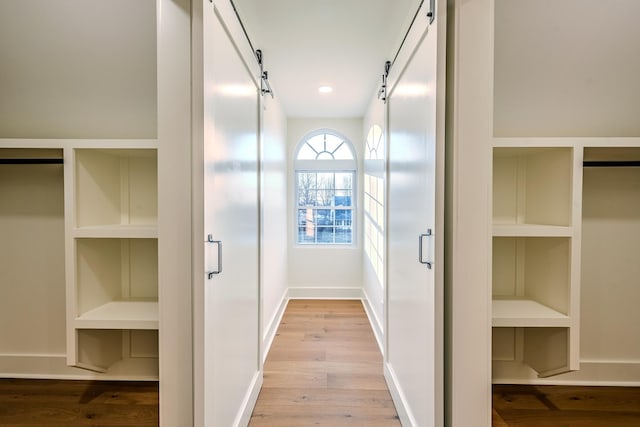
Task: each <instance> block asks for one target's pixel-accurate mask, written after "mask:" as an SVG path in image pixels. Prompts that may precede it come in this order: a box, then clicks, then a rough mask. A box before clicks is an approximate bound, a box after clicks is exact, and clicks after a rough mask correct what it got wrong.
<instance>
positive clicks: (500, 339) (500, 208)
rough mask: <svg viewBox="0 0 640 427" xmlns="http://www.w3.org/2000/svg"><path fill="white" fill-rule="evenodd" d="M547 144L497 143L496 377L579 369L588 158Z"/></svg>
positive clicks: (569, 147) (566, 147)
mask: <svg viewBox="0 0 640 427" xmlns="http://www.w3.org/2000/svg"><path fill="white" fill-rule="evenodd" d="M540 142H541V141H539V140H538V141H536V143H534V144H531V143H530V141H527V140H526V139H515V140H507V139H496V140H495V143H494V158H493V160H494V162H493V315H492V325H493V327H494V337H493V340H494V370H496V371H498V372H500V371H501V370H504V367H503V366H502V364H507V365H509V364H520V365H522V366H527V367H528V368H529V369H531V370H533V371H534V372H535V373H536V375H537V376H538V377H548V376H551V375H556V374H559V373H563V372H567V371H570V370H572V369H577V360H578V357H577V356H578V346H577V345H575V343H576V342H577V339H576V338H575V337H577V330H578V328H579V322H578V312H579V310H578V304H577V303H578V299H577V294H578V283H579V282H578V277H579V247H577V246H576V244H575V242H576V241H578V240H579V228H576V227H575V224H579V219H577V217H576V215H578V214H579V211H580V209H579V207H578V208H577V207H576V206H577V200H576V199H575V197H576V195H577V194H579V188H580V187H579V185H580V183H581V179H580V178H579V176H578V174H579V173H580V172H581V170H578V168H577V167H576V165H578V164H579V163H580V162H581V161H580V158H581V155H582V153H581V152H580V153H578V150H575V149H574V147H573V146H572V145H571V144H569V143H566V142H565V143H564V145H563V144H559V143H558V141H550V140H549V141H548V145H546V146H545V145H544V141H542V143H540ZM572 336H573V341H572Z"/></svg>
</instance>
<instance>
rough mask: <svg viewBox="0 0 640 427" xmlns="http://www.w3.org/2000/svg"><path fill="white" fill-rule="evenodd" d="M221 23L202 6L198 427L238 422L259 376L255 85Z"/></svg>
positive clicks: (209, 8)
mask: <svg viewBox="0 0 640 427" xmlns="http://www.w3.org/2000/svg"><path fill="white" fill-rule="evenodd" d="M226 24H227V23H225V22H224V21H223V18H222V16H221V14H220V13H219V11H218V9H217V7H216V6H213V5H209V4H208V3H205V10H204V28H203V33H204V34H203V36H204V44H203V47H204V64H203V65H204V236H203V244H204V246H205V248H204V258H205V259H204V267H205V274H204V276H203V277H202V280H203V287H204V330H203V338H204V346H203V350H204V355H203V356H204V358H203V362H202V364H203V381H204V387H203V393H204V396H203V399H204V402H203V405H204V426H230V427H232V426H237V425H246V423H247V421H248V415H250V410H251V408H252V403H253V400H254V399H255V398H256V396H257V391H258V390H259V388H260V385H261V381H262V373H261V369H260V357H259V348H260V347H259V343H260V339H259V338H260V337H259V335H260V334H259V314H260V311H259V303H260V298H259V297H260V294H259V244H258V242H259V205H258V202H259V181H258V179H259V177H258V172H259V170H258V155H259V151H258V140H259V103H260V89H259V87H258V86H257V83H256V81H255V79H254V76H253V73H252V71H251V68H250V67H251V65H255V64H247V63H246V62H245V60H244V59H243V56H242V55H241V54H240V53H239V52H240V51H239V49H238V46H237V45H236V44H235V43H234V39H232V38H231V36H230V35H229V32H228V26H227V25H226ZM229 24H231V23H229ZM241 42H245V41H244V40H242V39H240V40H239V41H237V43H241ZM251 59H252V58H251ZM198 380H199V379H198V378H196V381H198ZM196 398H199V397H198V396H196ZM247 411H248V414H247Z"/></svg>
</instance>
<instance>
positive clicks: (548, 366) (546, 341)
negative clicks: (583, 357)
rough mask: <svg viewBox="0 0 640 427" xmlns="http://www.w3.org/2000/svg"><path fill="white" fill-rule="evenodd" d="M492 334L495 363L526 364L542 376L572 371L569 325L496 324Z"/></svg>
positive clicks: (512, 366)
mask: <svg viewBox="0 0 640 427" xmlns="http://www.w3.org/2000/svg"><path fill="white" fill-rule="evenodd" d="M492 335H493V336H492V354H493V360H494V363H495V362H502V363H506V364H507V366H509V365H511V366H510V367H511V368H512V369H513V370H518V369H519V368H520V369H521V368H522V367H524V366H526V367H528V368H529V369H531V370H533V371H534V372H535V373H536V374H537V376H538V377H541V378H544V377H549V376H553V375H557V374H560V373H565V372H567V371H569V370H570V367H569V365H570V350H569V342H570V339H569V338H570V329H569V328H560V327H550V328H544V327H541V328H538V327H526V328H524V327H523V328H506V327H499V328H495V327H494V328H493V333H492ZM502 371H509V369H502Z"/></svg>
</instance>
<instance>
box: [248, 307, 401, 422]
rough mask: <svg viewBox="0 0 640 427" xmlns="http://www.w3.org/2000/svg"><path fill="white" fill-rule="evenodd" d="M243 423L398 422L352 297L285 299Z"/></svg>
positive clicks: (372, 343)
mask: <svg viewBox="0 0 640 427" xmlns="http://www.w3.org/2000/svg"><path fill="white" fill-rule="evenodd" d="M249 425H250V426H251V427H259V426H272V427H275V426H277V427H294V426H295V427H303V426H331V427H339V426H376V427H386V426H390V427H391V426H393V427H399V426H400V422H399V421H398V416H397V413H396V410H395V407H394V406H393V402H392V401H391V395H390V394H389V391H388V389H387V385H386V382H385V380H384V375H383V368H382V355H381V353H380V350H379V349H378V345H377V343H376V340H375V337H374V335H373V331H372V330H371V326H370V325H369V321H368V319H367V316H366V314H365V312H364V309H363V307H362V303H361V302H360V301H320V300H292V301H290V302H289V305H288V306H287V309H286V312H285V314H284V317H283V319H282V323H281V324H280V328H279V329H278V333H277V336H276V338H275V340H274V342H273V345H272V346H271V351H270V352H269V355H268V357H267V361H266V363H265V367H264V385H263V387H262V391H261V392H260V396H259V398H258V402H257V404H256V407H255V410H254V412H253V416H252V418H251V422H250V424H249Z"/></svg>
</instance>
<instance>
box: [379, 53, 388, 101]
mask: <svg viewBox="0 0 640 427" xmlns="http://www.w3.org/2000/svg"><path fill="white" fill-rule="evenodd" d="M389 70H391V61H387V62H385V63H384V73H383V74H382V85H381V86H380V90H379V91H378V99H379V100H381V101H382V102H384V103H385V104H386V103H387V81H388V79H389Z"/></svg>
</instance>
